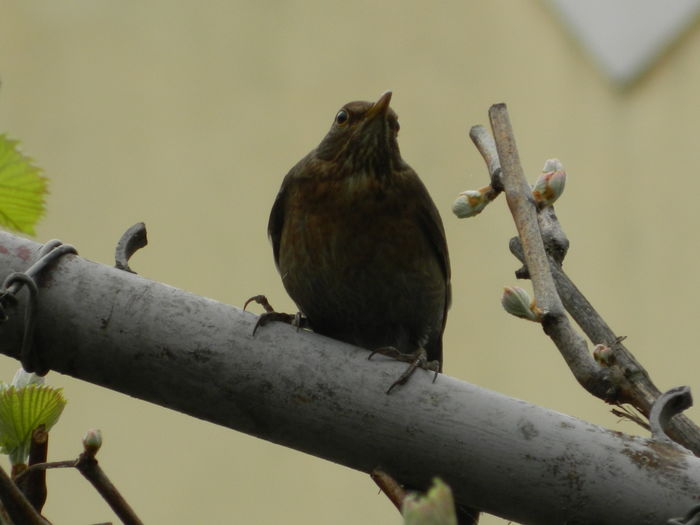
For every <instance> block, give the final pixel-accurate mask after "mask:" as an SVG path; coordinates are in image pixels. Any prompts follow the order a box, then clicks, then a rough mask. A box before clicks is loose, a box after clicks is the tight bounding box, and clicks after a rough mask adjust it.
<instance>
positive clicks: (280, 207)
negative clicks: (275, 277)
mask: <svg viewBox="0 0 700 525" xmlns="http://www.w3.org/2000/svg"><path fill="white" fill-rule="evenodd" d="M313 153H314V152H313V151H312V152H311V153H309V154H308V155H307V156H306V157H304V158H303V159H301V160H300V161H299V162H298V163H296V164H295V165H294V167H293V168H292V169H291V170H289V172H288V173H287V175H285V176H284V180H282V186H280V190H279V191H278V192H277V197H275V203H274V204H273V205H272V211H270V218H269V220H268V221H267V235H268V237H269V238H270V240H271V241H272V252H273V254H274V256H275V264H276V265H277V267H278V268H279V257H280V239H281V238H282V230H283V228H284V216H285V212H286V206H287V204H286V201H287V195H288V194H289V191H290V188H291V186H292V185H294V184H295V182H296V180H297V179H298V178H299V177H300V176H301V175H302V173H301V171H302V170H301V166H304V165H305V163H306V160H307V159H308V158H309V157H310V156H312V155H313Z"/></svg>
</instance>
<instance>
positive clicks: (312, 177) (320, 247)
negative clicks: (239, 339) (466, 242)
mask: <svg viewBox="0 0 700 525" xmlns="http://www.w3.org/2000/svg"><path fill="white" fill-rule="evenodd" d="M390 101H391V92H390V91H387V92H386V93H384V94H383V95H382V96H381V97H380V98H379V100H378V101H377V102H375V103H371V102H350V103H348V104H345V105H344V106H343V107H342V108H341V109H340V110H339V111H338V112H337V113H336V115H335V118H334V119H333V124H332V125H331V129H330V131H329V132H328V134H327V135H326V136H325V138H324V139H323V140H322V141H321V143H320V144H319V146H318V147H317V148H316V149H314V150H312V151H311V152H310V153H309V154H308V155H306V156H305V157H304V158H303V159H301V160H300V161H299V162H298V163H297V164H296V165H295V166H294V167H293V168H292V169H291V170H290V171H289V173H287V175H286V177H285V178H284V180H283V182H282V187H281V188H280V190H279V193H278V194H277V198H276V199H275V203H274V205H273V207H272V212H271V213H270V219H269V222H268V234H269V236H270V239H271V240H272V247H273V252H274V257H275V263H276V265H277V269H278V270H279V273H280V275H281V276H282V282H283V284H284V287H285V288H286V290H287V292H288V293H289V295H290V296H291V298H292V299H293V300H294V302H295V303H296V304H297V306H298V307H299V310H300V311H301V312H302V313H303V315H304V316H305V317H306V320H307V322H308V325H309V326H310V327H311V328H312V329H313V330H314V331H315V332H318V333H320V334H324V335H326V336H329V337H332V338H335V339H340V340H341V341H345V342H347V343H351V344H354V345H357V346H361V347H364V348H367V349H369V350H372V351H373V352H380V353H383V354H387V355H391V356H392V357H395V358H397V359H400V360H403V361H407V362H410V363H411V365H410V366H409V368H408V369H407V370H406V372H405V373H404V374H403V375H402V376H401V377H400V378H399V379H398V380H397V381H396V382H395V383H394V384H393V385H392V386H391V388H393V387H394V386H396V385H398V384H402V383H404V382H406V380H407V379H408V377H409V376H410V375H411V374H412V373H413V371H414V370H415V369H416V368H417V367H419V366H420V367H423V368H426V369H430V370H434V371H436V372H437V371H438V370H441V369H442V334H443V331H444V329H445V321H446V319H447V309H448V308H449V306H450V261H449V257H448V253H447V242H446V240H445V231H444V229H443V226H442V220H441V219H440V214H439V213H438V211H437V208H436V207H435V204H434V203H433V201H432V199H431V198H430V194H429V193H428V191H427V190H426V188H425V186H424V185H423V183H422V182H421V180H420V179H419V178H418V175H417V174H416V172H415V171H413V169H412V168H411V167H410V166H409V165H408V164H406V162H404V160H403V159H402V158H401V154H400V152H399V145H398V142H397V134H398V131H399V122H398V117H397V115H396V113H395V112H394V111H393V110H392V109H391V108H390V107H389V102H390ZM284 316H285V314H277V313H270V314H269V315H267V316H266V315H265V314H263V316H262V317H261V323H260V324H264V323H266V322H268V321H270V320H275V319H285V317H284ZM391 388H390V389H389V390H391Z"/></svg>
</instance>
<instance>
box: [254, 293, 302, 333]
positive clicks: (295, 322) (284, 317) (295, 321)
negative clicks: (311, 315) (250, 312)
mask: <svg viewBox="0 0 700 525" xmlns="http://www.w3.org/2000/svg"><path fill="white" fill-rule="evenodd" d="M252 302H255V303H257V304H259V305H260V306H262V307H263V308H264V309H265V312H263V313H262V314H260V317H258V322H257V323H255V327H254V328H253V335H255V332H256V331H257V330H258V328H260V327H261V326H265V325H266V324H267V323H270V322H272V321H278V322H280V323H287V324H291V325H292V326H296V328H297V330H299V329H300V328H308V327H309V322H308V320H307V319H306V317H304V316H303V315H302V313H301V312H297V313H295V314H286V313H284V312H275V309H274V308H273V307H272V305H271V304H270V302H269V301H268V300H267V297H265V296H264V295H254V296H253V297H251V298H250V299H248V300H247V301H246V302H245V304H244V305H243V310H245V309H246V308H247V307H248V305H249V304H250V303H252Z"/></svg>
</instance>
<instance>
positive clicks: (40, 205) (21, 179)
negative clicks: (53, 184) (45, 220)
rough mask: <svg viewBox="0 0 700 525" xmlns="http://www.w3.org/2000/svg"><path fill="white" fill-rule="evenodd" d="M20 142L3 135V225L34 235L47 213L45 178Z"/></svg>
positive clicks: (0, 207)
mask: <svg viewBox="0 0 700 525" xmlns="http://www.w3.org/2000/svg"><path fill="white" fill-rule="evenodd" d="M18 145H19V142H18V141H16V140H11V139H9V138H8V137H7V136H6V135H4V134H0V226H4V227H6V228H10V229H12V230H15V231H18V232H22V233H27V234H29V235H34V226H35V225H36V223H37V221H38V220H39V219H40V218H41V216H42V215H43V214H44V196H45V195H46V192H47V187H46V178H45V177H43V176H42V175H41V169H39V168H37V167H36V166H34V165H33V163H32V159H30V158H29V157H26V156H25V155H23V154H22V152H21V151H20V150H19V148H18Z"/></svg>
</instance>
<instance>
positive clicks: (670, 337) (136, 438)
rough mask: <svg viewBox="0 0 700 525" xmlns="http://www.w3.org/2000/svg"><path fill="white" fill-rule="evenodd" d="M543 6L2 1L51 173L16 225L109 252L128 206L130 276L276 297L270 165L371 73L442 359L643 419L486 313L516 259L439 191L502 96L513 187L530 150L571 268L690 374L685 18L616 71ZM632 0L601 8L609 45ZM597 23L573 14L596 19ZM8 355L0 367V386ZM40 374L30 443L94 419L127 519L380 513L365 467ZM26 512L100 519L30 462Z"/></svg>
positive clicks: (277, 164) (310, 136)
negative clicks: (437, 271) (448, 302)
mask: <svg viewBox="0 0 700 525" xmlns="http://www.w3.org/2000/svg"><path fill="white" fill-rule="evenodd" d="M625 3H626V2H621V4H625ZM679 3H680V2H679ZM686 3H687V2H686ZM692 3H697V2H691V4H692ZM557 4H558V3H557V2H554V1H553V2H551V3H550V2H541V1H533V2H511V1H509V0H496V1H491V2H475V1H467V2H417V1H401V2H399V1H386V2H368V1H358V2H353V3H347V2H342V3H341V2H326V1H318V0H305V1H301V2H300V1H296V2H294V1H288V2H272V1H270V2H267V1H219V0H211V1H208V2H196V1H193V0H167V1H166V0H153V1H150V2H137V1H134V0H123V1H120V2H115V1H106V0H62V1H61V2H55V1H45V0H4V1H3V2H2V5H0V78H1V80H2V85H1V86H0V132H6V133H8V134H9V135H10V136H11V137H13V138H17V139H20V140H21V141H22V143H23V149H24V151H25V152H26V153H27V154H29V155H31V156H32V157H34V158H35V160H36V163H37V164H38V165H40V166H41V167H42V168H43V169H44V170H45V175H46V176H47V177H48V178H49V179H50V195H49V197H48V201H47V205H48V212H47V214H46V217H45V218H44V219H43V220H42V222H41V223H40V225H39V228H38V231H37V236H36V240H38V241H40V242H44V241H46V240H48V239H50V238H55V237H56V238H60V239H62V240H63V241H64V242H68V243H71V244H74V245H75V246H76V247H77V248H78V249H79V251H80V254H81V255H82V256H83V257H86V258H88V259H91V260H94V261H99V262H102V263H105V264H113V253H114V247H115V244H116V242H117V240H118V239H119V237H120V235H121V234H122V232H123V231H124V230H125V229H126V228H127V227H129V226H131V225H132V224H134V223H135V222H137V221H145V223H146V225H147V227H148V236H149V246H148V247H147V248H146V249H144V250H143V251H141V252H139V253H138V254H137V255H136V256H135V257H134V259H132V267H133V268H134V269H135V270H136V271H138V272H139V273H140V274H141V275H143V276H145V277H148V278H150V279H154V280H157V281H162V282H164V283H168V284H170V285H173V286H176V287H179V288H183V289H185V290H188V291H191V292H194V293H197V294H200V295H204V296H208V297H211V298H214V299H216V300H219V301H223V302H226V303H229V304H232V305H237V306H241V305H242V304H243V302H244V301H245V300H246V299H247V298H248V297H250V296H252V295H254V294H258V293H265V294H267V295H268V297H269V298H270V300H271V302H272V303H273V304H274V305H275V307H276V308H277V309H279V310H282V311H294V306H293V304H292V302H291V300H290V299H289V298H288V297H287V296H286V294H285V292H284V290H283V288H282V286H281V283H280V279H279V276H278V275H277V273H276V270H275V267H274V263H273V259H272V252H271V248H270V245H269V242H268V240H267V238H266V224H267V217H268V213H269V210H270V207H271V205H272V202H273V199H274V197H275V194H276V192H277V189H278V187H279V184H280V183H281V180H282V177H283V176H284V174H285V173H286V172H287V170H288V169H289V168H290V167H291V166H292V165H293V164H294V163H296V162H297V161H298V160H299V159H300V158H301V157H302V156H303V155H305V154H306V153H307V152H308V151H309V150H310V149H311V148H313V147H315V146H316V145H317V144H318V142H319V141H320V140H321V138H322V137H323V135H324V134H325V133H326V131H327V129H328V127H329V126H330V124H331V121H332V119H333V117H334V115H335V113H336V111H337V109H338V108H339V107H340V106H341V105H342V104H344V103H345V102H348V101H350V100H355V99H365V100H375V99H376V98H377V97H378V96H379V95H380V94H381V93H382V92H383V91H384V90H386V89H392V90H393V91H394V97H393V99H392V107H393V108H394V109H395V110H396V112H397V113H398V114H399V117H400V121H401V134H400V137H399V142H400V145H401V149H402V153H403V156H404V158H405V159H406V160H407V161H408V162H409V163H410V164H411V165H412V166H413V167H414V168H415V169H416V171H417V172H418V173H419V174H420V175H421V177H422V178H423V180H424V182H425V183H426V185H427V186H428V188H429V190H430V191H431V193H432V196H433V198H434V200H435V202H436V203H437V205H438V207H439V209H440V211H441V213H442V217H443V221H444V222H445V227H446V230H447V238H448V242H449V247H450V251H451V258H452V272H453V286H454V303H453V306H452V309H451V311H450V317H449V319H448V324H447V331H446V334H445V349H446V350H445V354H446V370H447V373H449V374H450V375H453V376H456V377H459V378H462V379H464V380H466V381H470V382H473V383H476V384H478V385H480V386H483V387H487V388H490V389H493V390H496V391H499V392H502V393H505V394H507V395H510V396H514V397H518V398H521V399H525V400H527V401H530V402H533V403H537V404H540V405H544V406H546V407H549V408H552V409H555V410H558V411H561V412H564V413H567V414H570V415H573V416H576V417H579V418H582V419H586V420H589V421H592V422H595V423H598V424H600V425H603V426H605V427H608V428H612V429H616V430H620V431H623V432H630V433H638V432H639V433H643V430H642V429H641V428H638V427H636V426H634V425H633V424H632V423H629V422H626V421H619V420H618V419H617V418H616V417H614V416H613V415H611V414H610V407H608V406H605V405H604V404H603V403H602V402H601V401H599V400H597V399H594V398H592V397H591V396H590V395H589V394H587V393H586V392H585V391H583V390H582V389H581V388H580V387H579V386H578V384H577V383H576V381H575V380H574V379H573V377H572V375H571V373H570V372H569V371H568V369H567V368H566V366H565V365H564V363H563V360H562V359H561V357H560V356H559V354H558V352H557V351H556V349H555V348H554V346H553V344H552V343H551V342H550V341H549V340H548V339H547V338H546V337H545V336H544V334H543V333H542V331H541V329H540V328H539V327H538V326H537V325H535V324H533V323H528V322H525V321H520V320H517V319H515V318H513V317H509V316H508V315H506V314H505V313H504V312H503V311H502V309H501V306H500V302H499V301H500V295H501V291H502V287H503V286H504V285H512V284H519V285H520V286H524V287H525V288H528V289H529V283H526V282H520V283H517V282H516V279H515V278H514V275H513V272H514V270H515V269H516V268H517V267H518V264H517V261H516V260H515V259H514V258H513V257H512V256H511V255H510V254H509V252H508V248H507V244H508V239H509V238H510V237H511V236H512V235H513V234H514V233H515V228H514V225H513V223H512V221H511V218H510V215H509V213H508V211H507V207H506V206H505V200H504V199H503V198H502V197H501V198H499V200H498V201H496V202H495V203H494V204H492V205H491V206H490V207H489V208H488V209H487V210H486V211H485V212H484V213H482V214H481V215H479V216H478V217H476V218H473V219H469V220H458V219H456V218H455V217H454V216H453V215H452V213H451V211H450V206H451V203H452V202H453V200H454V199H455V197H456V196H457V194H458V193H459V192H460V191H463V190H465V189H474V188H478V187H481V186H483V185H485V184H486V183H487V173H486V169H485V167H484V163H483V161H482V159H481V158H480V156H479V154H478V153H477V152H476V150H475V148H474V147H473V146H472V145H471V142H470V141H469V139H468V137H467V133H468V130H469V128H470V127H471V126H472V125H474V124H487V123H488V118H487V111H488V108H489V106H490V105H491V104H493V103H497V102H506V103H507V104H508V107H509V110H510V115H511V119H512V122H513V125H514V128H515V133H516V138H517V141H518V147H519V150H520V157H521V160H522V162H523V166H524V169H525V171H526V172H527V173H528V174H529V178H530V180H531V181H534V180H535V178H536V177H537V175H538V173H539V172H540V170H541V168H542V166H543V163H544V161H545V160H546V159H547V158H550V157H558V158H560V159H561V160H562V162H563V163H564V165H565V167H566V169H567V173H568V181H567V191H566V192H565V194H564V196H563V197H562V199H561V200H560V201H559V202H558V203H557V214H558V216H559V218H560V220H561V223H562V225H563V227H564V228H565V231H566V232H567V234H568V236H569V238H570V241H571V249H570V251H569V255H568V258H567V260H566V269H567V271H568V273H569V275H570V276H571V277H572V278H573V279H574V281H575V282H576V283H577V284H578V286H579V287H580V288H581V289H582V290H583V292H584V293H585V294H586V295H587V296H588V298H589V299H590V300H591V301H592V302H593V304H594V305H595V306H596V307H597V308H598V309H599V311H600V312H601V313H602V314H603V315H604V316H605V318H606V319H607V321H608V322H609V324H610V325H611V326H612V327H613V329H615V330H616V331H617V333H619V334H620V335H627V336H628V340H627V343H628V347H629V348H630V349H631V350H632V351H633V352H634V353H635V355H636V356H637V357H638V359H639V360H640V361H641V362H642V363H643V364H644V365H645V366H646V367H647V368H648V370H649V371H650V373H651V374H652V377H653V378H654V380H655V381H656V383H657V385H658V386H659V388H661V389H662V390H665V389H667V388H670V387H672V386H676V385H681V384H687V385H690V386H691V387H692V388H696V387H697V385H698V383H697V377H698V375H697V369H695V368H693V367H694V366H697V365H699V364H700V359H699V356H698V352H697V350H696V349H695V345H694V344H693V345H690V344H689V341H691V335H692V331H691V330H690V329H691V328H692V326H694V325H695V323H696V322H697V319H696V318H697V297H698V291H699V284H700V283H699V282H698V277H697V269H696V266H695V265H696V264H697V260H698V258H699V257H700V245H699V243H698V240H697V238H698V237H697V235H696V234H694V233H693V231H695V228H696V225H697V224H698V221H699V220H700V210H699V209H698V206H697V205H696V203H697V198H698V197H697V196H698V193H699V192H700V183H699V182H698V180H699V179H698V176H697V174H696V173H695V171H696V169H697V166H698V161H699V160H700V148H699V147H698V145H697V136H698V131H697V129H698V124H700V102H699V99H700V66H699V64H700V32H699V31H698V30H697V24H695V23H694V22H693V20H694V16H690V13H692V10H691V11H688V12H686V13H685V14H684V15H683V16H682V17H681V19H682V20H683V23H681V24H677V25H676V27H675V29H674V30H673V31H671V33H669V35H670V36H668V38H665V39H664V38H662V39H661V40H660V41H658V42H657V43H656V46H655V47H653V46H652V52H651V53H650V54H649V53H647V54H646V55H645V56H644V57H643V58H644V60H642V61H641V62H640V61H638V62H637V64H638V66H634V64H632V65H631V66H630V67H627V66H629V65H630V64H629V62H624V60H623V67H622V68H620V67H617V68H616V67H615V66H614V65H613V66H610V63H609V62H606V61H605V58H604V57H603V58H601V57H602V56H603V55H600V54H595V53H596V51H595V49H594V47H595V46H593V47H591V46H590V45H588V44H586V42H585V36H584V37H582V35H584V33H585V24H584V23H583V18H582V16H579V15H576V13H572V12H571V11H570V10H569V11H567V9H566V7H565V6H564V4H566V2H564V3H562V5H560V6H557ZM582 4H584V3H582ZM594 4H597V2H590V5H594ZM647 4H649V3H647V2H635V4H634V5H635V8H636V7H640V9H639V11H637V10H634V11H627V12H623V15H624V20H625V22H624V24H622V25H618V26H617V28H618V29H617V31H618V33H619V34H620V35H622V33H624V32H625V31H626V32H628V33H629V32H630V31H629V30H630V27H632V24H634V23H635V20H636V17H637V14H638V13H641V12H642V9H641V6H642V5H647ZM651 4H653V2H652V3H651ZM658 4H660V3H658ZM607 16H608V15H607V14H606V13H605V12H603V13H602V14H601V13H598V14H595V13H594V15H593V18H592V19H593V22H596V20H597V21H601V23H602V21H603V20H605V21H606V22H607V23H608V25H610V24H611V23H612V26H613V27H616V25H615V23H614V20H612V19H610V20H608V19H607ZM610 16H612V15H610ZM640 17H641V15H640ZM647 18H648V16H647ZM651 20H652V21H654V23H653V24H652V25H653V26H656V25H657V24H656V22H655V18H654V16H653V14H652V16H651ZM578 22H581V25H577V24H578ZM593 27H594V28H595V27H598V25H596V24H595V23H594V24H593ZM623 29H624V31H623ZM618 33H615V34H616V35H617V34H618ZM632 33H634V31H632ZM641 33H645V34H647V33H648V32H644V31H642V32H641ZM637 36H639V34H638V35H637ZM642 36H643V35H642ZM581 38H584V40H583V41H582V40H581ZM600 38H602V37H600ZM600 38H599V37H595V36H594V37H593V42H600ZM589 43H590V42H589ZM616 43H617V44H620V42H618V41H617V40H616V38H612V44H610V46H612V48H614V46H615V45H616ZM623 44H624V43H623ZM625 45H627V47H630V45H631V47H632V48H634V49H637V48H638V47H639V46H641V45H642V44H641V43H640V44H639V46H637V44H635V41H634V40H633V41H632V44H629V45H628V44H625ZM623 47H624V46H623ZM602 48H603V50H604V51H605V45H603V46H602ZM604 51H603V52H604ZM613 53H614V50H613ZM639 64H641V65H639ZM625 67H627V69H625ZM691 342H692V341H691ZM17 366H18V364H17V362H15V361H14V360H11V359H9V358H4V357H3V358H1V359H0V377H1V378H2V379H4V380H6V381H9V380H10V379H11V378H12V375H13V373H14V372H15V370H16V368H17ZM693 370H696V371H695V372H694V371H693ZM47 380H48V382H50V383H51V384H52V385H56V386H61V387H63V388H64V393H65V395H66V397H67V398H68V400H69V405H68V407H67V408H66V410H65V412H64V416H63V418H62V420H61V421H60V422H59V424H58V425H57V426H56V427H55V429H54V430H53V431H52V436H51V446H50V449H49V455H50V459H52V460H59V459H69V458H72V457H75V456H76V455H77V454H78V452H79V451H80V449H81V445H80V438H81V436H82V435H83V433H84V432H85V430H87V429H88V428H93V427H96V428H100V429H102V432H103V435H104V443H105V444H104V446H103V448H102V450H101V452H100V461H101V464H102V465H103V467H104V468H105V470H106V471H107V473H108V474H109V475H110V476H111V477H112V479H113V481H114V482H115V483H116V484H117V486H118V487H119V488H120V489H121V490H122V492H123V494H124V495H125V497H126V498H127V499H128V501H129V502H130V503H131V505H132V506H133V507H134V508H135V509H136V511H137V512H138V513H139V514H140V516H141V518H142V519H143V520H144V522H146V523H153V524H155V523H170V524H175V525H177V524H190V523H260V524H266V523H282V522H284V523H290V524H291V523H336V524H341V525H342V524H356V523H395V524H398V523H400V518H399V516H398V514H397V513H396V511H395V510H394V508H393V507H392V506H391V504H390V503H389V502H388V501H387V499H386V498H385V497H384V496H383V495H381V494H378V493H377V489H376V487H375V486H374V484H373V483H372V482H371V481H370V479H369V478H368V477H367V476H366V475H364V474H362V473H358V472H354V471H351V470H349V469H346V468H344V467H341V466H338V465H335V464H331V463H328V462H325V461H322V460H320V459H316V458H313V457H311V456H307V455H304V454H302V453H299V452H296V451H293V450H288V449H285V448H282V447H279V446H277V445H272V444H269V443H266V442H263V441H260V440H257V439H254V438H251V437H248V436H246V435H243V434H240V433H237V432H235V431H232V430H229V429H226V428H221V427H217V426H214V425H212V424H210V423H207V422H203V421H199V420H196V419H193V418H191V417H187V416H184V415H182V414H179V413H176V412H172V411H169V410H167V409H164V408H160V407H158V406H153V405H150V404H148V403H144V402H142V401H139V400H137V399H133V398H130V397H128V396H124V395H121V394H117V393H114V392H111V391H108V390H105V389H101V388H98V387H95V386H92V385H90V384H87V383H83V382H81V381H77V380H74V379H72V378H70V377H66V376H62V375H59V374H56V373H51V374H49V376H48V377H47ZM690 415H691V417H693V416H695V417H696V419H697V416H698V412H697V411H696V410H691V411H690ZM45 512H46V515H47V516H48V517H49V518H50V519H51V520H52V521H53V522H54V523H94V522H98V521H106V520H114V521H115V522H116V518H115V517H114V515H112V514H111V512H110V510H109V508H108V507H107V506H106V504H104V503H103V502H102V500H101V499H100V498H99V496H97V494H96V493H95V492H94V490H92V489H91V488H90V487H89V486H88V485H87V483H85V481H84V480H83V479H82V478H81V477H80V476H79V475H78V474H77V473H75V472H71V471H66V470H62V471H53V472H51V473H50V474H49V499H48V503H47V506H46V508H45ZM482 523H484V524H486V525H494V524H502V523H505V522H504V521H503V520H500V519H497V518H495V517H490V516H489V517H485V518H484V519H483V521H482Z"/></svg>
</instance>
